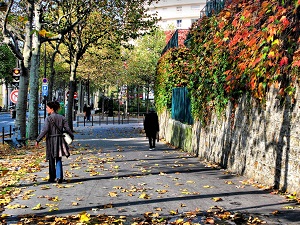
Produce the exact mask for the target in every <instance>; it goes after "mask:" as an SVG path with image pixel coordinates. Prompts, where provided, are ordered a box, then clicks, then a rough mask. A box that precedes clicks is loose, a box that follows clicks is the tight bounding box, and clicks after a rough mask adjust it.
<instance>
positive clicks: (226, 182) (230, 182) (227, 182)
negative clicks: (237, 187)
mask: <svg viewBox="0 0 300 225" xmlns="http://www.w3.org/2000/svg"><path fill="white" fill-rule="evenodd" d="M225 184H234V183H233V182H232V181H225Z"/></svg>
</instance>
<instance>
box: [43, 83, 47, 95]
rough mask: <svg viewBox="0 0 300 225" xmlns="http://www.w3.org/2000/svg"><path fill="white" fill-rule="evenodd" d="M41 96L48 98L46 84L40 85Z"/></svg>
mask: <svg viewBox="0 0 300 225" xmlns="http://www.w3.org/2000/svg"><path fill="white" fill-rule="evenodd" d="M42 95H43V96H48V84H43V85H42Z"/></svg>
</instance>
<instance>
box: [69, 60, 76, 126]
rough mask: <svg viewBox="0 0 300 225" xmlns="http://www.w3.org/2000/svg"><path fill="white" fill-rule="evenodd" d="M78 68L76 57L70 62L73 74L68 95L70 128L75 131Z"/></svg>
mask: <svg viewBox="0 0 300 225" xmlns="http://www.w3.org/2000/svg"><path fill="white" fill-rule="evenodd" d="M76 69H77V59H74V61H71V64H70V70H71V76H70V86H69V96H68V107H67V120H68V124H69V127H70V129H71V130H72V131H73V117H74V115H73V114H74V112H73V108H74V93H75V90H76V82H75V81H76Z"/></svg>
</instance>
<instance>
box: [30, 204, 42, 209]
mask: <svg viewBox="0 0 300 225" xmlns="http://www.w3.org/2000/svg"><path fill="white" fill-rule="evenodd" d="M41 209H43V207H42V205H41V203H39V204H37V205H36V206H35V207H33V208H32V210H41Z"/></svg>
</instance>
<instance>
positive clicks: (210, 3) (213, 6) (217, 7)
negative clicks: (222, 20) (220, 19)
mask: <svg viewBox="0 0 300 225" xmlns="http://www.w3.org/2000/svg"><path fill="white" fill-rule="evenodd" d="M224 6H225V0H207V1H206V5H205V7H204V8H203V9H202V10H201V11H200V18H202V17H204V16H208V17H211V16H212V15H214V14H218V13H219V12H220V11H221V10H222V9H223V8H224Z"/></svg>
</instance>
